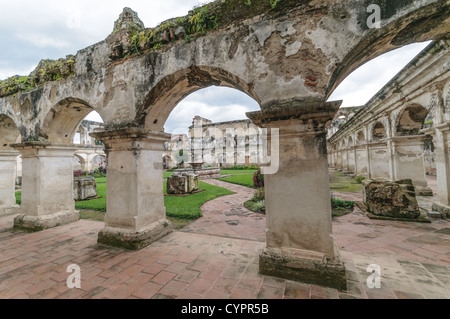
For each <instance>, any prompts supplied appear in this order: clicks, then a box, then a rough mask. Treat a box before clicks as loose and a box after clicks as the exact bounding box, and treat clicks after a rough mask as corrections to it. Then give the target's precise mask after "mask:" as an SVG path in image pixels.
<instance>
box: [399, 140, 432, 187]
mask: <svg viewBox="0 0 450 319" xmlns="http://www.w3.org/2000/svg"><path fill="white" fill-rule="evenodd" d="M390 140H391V142H392V150H393V161H394V178H393V179H394V180H402V179H411V180H412V182H413V185H414V187H415V188H416V195H422V196H433V191H432V190H431V189H430V188H429V187H428V184H427V180H426V179H425V165H424V158H423V142H424V140H425V136H424V135H413V136H412V135H410V136H395V137H391V139H390Z"/></svg>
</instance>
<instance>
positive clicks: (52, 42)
mask: <svg viewBox="0 0 450 319" xmlns="http://www.w3.org/2000/svg"><path fill="white" fill-rule="evenodd" d="M16 37H17V38H18V39H19V40H22V41H26V42H29V43H30V44H32V45H34V46H37V47H39V48H47V47H49V48H66V47H69V46H70V43H69V42H67V41H65V40H58V39H55V38H52V37H50V36H48V35H46V34H42V33H33V32H31V33H17V34H16Z"/></svg>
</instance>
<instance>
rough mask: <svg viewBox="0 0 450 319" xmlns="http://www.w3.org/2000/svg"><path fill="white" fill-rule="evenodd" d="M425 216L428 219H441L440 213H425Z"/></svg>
mask: <svg viewBox="0 0 450 319" xmlns="http://www.w3.org/2000/svg"><path fill="white" fill-rule="evenodd" d="M427 216H428V217H429V218H433V219H441V218H442V214H441V213H440V212H436V211H429V212H427Z"/></svg>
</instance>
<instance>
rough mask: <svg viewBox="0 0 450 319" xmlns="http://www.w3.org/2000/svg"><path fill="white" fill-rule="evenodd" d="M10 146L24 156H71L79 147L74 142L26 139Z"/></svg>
mask: <svg viewBox="0 0 450 319" xmlns="http://www.w3.org/2000/svg"><path fill="white" fill-rule="evenodd" d="M11 147H12V148H13V149H15V150H17V151H19V152H20V154H21V155H22V156H23V157H24V156H36V155H37V154H39V156H41V157H42V156H51V157H59V156H63V157H66V156H72V155H73V153H75V151H76V150H77V149H78V148H79V145H76V144H67V143H51V142H48V141H28V142H23V143H18V144H11Z"/></svg>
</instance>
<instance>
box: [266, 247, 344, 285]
mask: <svg viewBox="0 0 450 319" xmlns="http://www.w3.org/2000/svg"><path fill="white" fill-rule="evenodd" d="M259 271H260V273H261V274H262V275H269V276H275V277H279V278H283V279H288V280H295V281H300V282H304V283H308V284H314V285H320V286H326V287H330V288H335V289H339V290H347V279H346V274H345V267H344V264H343V263H342V261H341V260H340V257H336V258H335V259H334V260H330V259H328V258H327V257H326V256H325V255H324V254H322V253H319V252H314V251H306V250H297V249H295V250H294V249H292V250H289V251H288V250H284V249H283V250H281V249H277V250H273V249H266V250H265V251H264V252H263V253H262V254H261V255H260V256H259Z"/></svg>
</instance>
